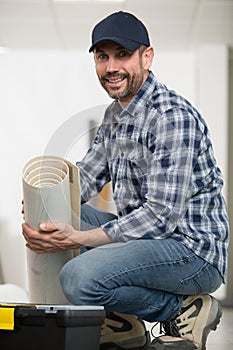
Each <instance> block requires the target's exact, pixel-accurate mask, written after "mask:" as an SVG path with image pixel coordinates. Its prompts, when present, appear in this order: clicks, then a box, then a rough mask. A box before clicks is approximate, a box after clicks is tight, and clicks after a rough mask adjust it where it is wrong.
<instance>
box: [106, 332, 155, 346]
mask: <svg viewBox="0 0 233 350" xmlns="http://www.w3.org/2000/svg"><path fill="white" fill-rule="evenodd" d="M145 337H146V343H145V344H144V345H142V346H138V345H137V343H138V341H137V340H136V339H133V340H129V341H127V342H124V344H123V343H122V344H121V345H117V344H112V343H105V344H101V345H100V348H99V349H100V350H146V349H148V346H149V345H150V333H149V331H146V333H145ZM145 337H143V339H145Z"/></svg>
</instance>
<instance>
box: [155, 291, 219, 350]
mask: <svg viewBox="0 0 233 350" xmlns="http://www.w3.org/2000/svg"><path fill="white" fill-rule="evenodd" d="M221 316H222V311H221V308H220V306H219V303H218V302H217V300H216V299H215V298H213V297H212V296H210V295H208V294H207V295H193V296H189V297H187V298H186V299H185V300H184V302H183V305H182V308H181V311H180V313H179V315H178V316H177V317H176V318H174V319H173V320H170V321H166V322H163V323H162V327H163V328H164V331H165V335H162V336H160V337H157V338H155V339H154V340H153V341H152V343H151V345H150V347H149V349H151V350H152V349H153V350H205V349H206V340H207V336H208V334H209V332H210V331H211V330H215V329H216V328H217V325H218V323H219V321H220V318H221Z"/></svg>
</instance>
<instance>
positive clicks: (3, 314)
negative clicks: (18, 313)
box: [0, 307, 15, 330]
mask: <svg viewBox="0 0 233 350" xmlns="http://www.w3.org/2000/svg"><path fill="white" fill-rule="evenodd" d="M14 313H15V309H14V308H13V307H3V308H2V307H0V329H4V330H13V329H14V325H15V324H14Z"/></svg>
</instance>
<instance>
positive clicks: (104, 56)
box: [96, 53, 108, 61]
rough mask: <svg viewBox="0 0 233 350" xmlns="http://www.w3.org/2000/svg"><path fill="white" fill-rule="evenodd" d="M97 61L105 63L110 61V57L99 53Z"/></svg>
mask: <svg viewBox="0 0 233 350" xmlns="http://www.w3.org/2000/svg"><path fill="white" fill-rule="evenodd" d="M96 59H97V61H105V60H107V59H108V56H107V55H106V54H105V53H99V54H97V55H96Z"/></svg>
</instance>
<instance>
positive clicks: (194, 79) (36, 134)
mask: <svg viewBox="0 0 233 350" xmlns="http://www.w3.org/2000/svg"><path fill="white" fill-rule="evenodd" d="M206 50H207V51H206ZM210 50H211V48H209V49H208V48H207V49H205V48H203V49H202V50H200V51H197V50H196V51H193V52H191V51H190V52H180V53H175V52H166V53H157V52H156V54H155V60H154V64H153V67H152V68H153V71H154V73H155V74H156V76H157V77H158V79H159V80H161V81H163V82H165V83H166V84H167V85H168V86H169V87H171V88H173V89H175V90H177V91H178V92H180V93H181V94H183V95H184V96H185V97H187V98H188V99H189V100H190V101H191V102H193V103H194V104H198V106H199V107H200V108H201V109H202V110H203V111H204V112H205V114H206V115H205V117H206V119H208V120H210V121H213V120H214V121H215V122H214V124H213V123H211V126H212V129H214V130H217V132H215V133H214V132H213V135H212V136H213V138H214V144H215V148H216V153H217V154H218V158H219V160H220V162H222V159H225V158H226V152H227V150H226V141H224V142H219V139H221V140H226V122H227V111H226V105H227V101H226V86H227V77H226V71H225V68H226V62H225V61H226V60H227V57H226V50H225V49H224V48H223V47H214V49H213V50H214V57H215V58H214V59H213V57H212V55H210ZM224 50H225V51H224ZM207 53H208V55H206V54H207ZM219 57H220V61H219ZM205 58H206V60H205ZM209 59H211V65H209V64H208V60H209ZM219 62H221V63H220V64H219ZM206 71H208V74H206ZM216 71H217V73H218V74H217V75H215V72H216ZM223 73H224V74H223ZM213 76H215V79H214V81H213V78H212V77H213ZM209 81H210V84H211V86H212V87H213V85H212V84H213V82H214V83H216V84H220V86H221V90H220V93H219V94H218V99H216V98H215V97H216V94H215V89H214V88H212V89H211V90H210V89H208V87H209V85H210V84H209V83H208V82H209ZM218 86H219V85H218ZM207 90H208V98H206V96H207ZM0 96H1V104H0V115H1V128H0V142H1V148H0V150H1V151H0V152H1V153H0V157H1V158H0V159H1V182H0V183H1V202H0V222H1V221H4V230H1V235H2V236H3V239H4V237H6V236H7V235H10V236H12V235H21V222H22V216H21V214H20V211H21V199H22V186H21V173H22V168H23V166H24V164H25V162H26V161H27V160H28V159H29V158H31V157H34V156H37V155H40V154H43V153H44V151H45V149H46V147H47V145H48V144H49V147H50V148H49V149H50V150H51V149H54V153H57V154H58V153H59V152H60V148H59V147H60V142H58V141H59V139H61V142H62V137H63V136H64V135H63V134H62V132H61V130H62V128H60V126H61V125H63V126H65V127H67V129H66V130H67V131H69V132H70V133H72V136H71V140H70V144H69V139H68V140H67V139H66V142H68V143H66V145H65V147H66V150H65V151H66V156H67V158H69V159H70V160H71V161H75V160H76V159H79V158H80V157H81V156H82V154H83V153H84V151H85V149H86V147H87V144H88V141H87V137H86V135H87V131H88V122H87V121H88V119H89V114H91V118H90V119H95V118H96V119H98V117H99V112H100V110H102V107H101V106H102V105H106V104H107V103H109V102H110V99H109V98H108V96H107V95H106V93H105V92H104V91H103V90H102V88H101V87H100V86H99V83H98V81H97V78H96V75H95V71H94V65H93V62H92V56H91V55H90V54H88V53H84V52H67V53H64V52H26V51H22V52H20V51H17V52H8V53H7V54H4V55H0ZM209 105H210V107H208V106H209ZM95 106H100V107H98V108H93V107H95ZM220 106H221V107H220ZM219 108H221V112H222V113H221V126H222V125H224V127H221V128H219V127H218V126H219V118H220V117H219ZM87 110H88V111H87ZM96 111H97V113H96ZM80 112H81V113H80ZM76 114H78V117H77V118H76V119H75V120H76V122H75V127H72V128H70V127H69V121H70V120H72V117H73V116H74V115H76ZM71 124H72V123H71ZM72 125H74V124H72ZM75 134H77V135H78V137H77V138H75V136H74V135H75ZM60 136H61V137H60ZM54 140H55V143H54V142H53V141H54ZM67 145H68V147H67ZM54 146H56V148H57V149H55V148H53V147H54ZM222 165H223V167H224V169H223V170H224V174H225V175H226V171H225V167H226V164H225V161H224V162H222ZM19 250H20V251H21V252H22V251H23V252H24V242H23V239H20V242H18V243H17V247H15V251H14V256H15V259H16V261H18V264H16V266H18V269H17V274H15V277H14V276H13V275H12V277H11V282H12V280H13V279H14V278H15V280H16V282H17V283H18V284H20V285H25V283H26V282H25V277H24V276H25V261H24V260H23V258H22V257H23V256H24V255H23V254H22V253H21V254H18V252H19ZM1 254H2V253H1ZM16 275H17V277H16ZM13 282H14V281H13Z"/></svg>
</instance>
